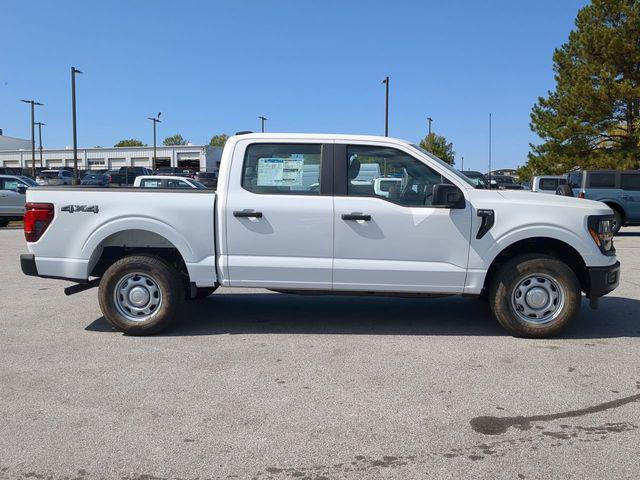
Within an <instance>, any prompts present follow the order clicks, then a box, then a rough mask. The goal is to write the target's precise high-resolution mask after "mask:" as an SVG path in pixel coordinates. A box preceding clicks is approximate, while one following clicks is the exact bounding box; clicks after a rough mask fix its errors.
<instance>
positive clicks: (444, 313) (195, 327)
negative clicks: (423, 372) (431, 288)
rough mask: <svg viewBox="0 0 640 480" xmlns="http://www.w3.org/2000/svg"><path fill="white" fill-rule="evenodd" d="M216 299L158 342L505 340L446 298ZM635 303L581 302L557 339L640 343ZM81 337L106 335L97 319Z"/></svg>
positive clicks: (475, 312)
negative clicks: (271, 337) (278, 337)
mask: <svg viewBox="0 0 640 480" xmlns="http://www.w3.org/2000/svg"><path fill="white" fill-rule="evenodd" d="M228 292H229V291H228V290H227V291H225V292H223V293H216V294H214V295H212V296H210V297H209V298H207V299H204V300H200V301H193V302H186V304H185V306H184V308H183V310H182V312H181V315H180V318H178V319H177V321H176V323H175V325H174V326H173V327H172V328H171V329H169V330H167V331H165V332H163V333H161V334H160V335H162V336H190V335H223V334H273V333H276V334H316V335H317V334H322V335H484V336H508V334H507V333H506V332H505V331H504V330H503V329H502V327H500V325H498V323H497V322H496V320H494V318H493V317H492V315H491V313H490V311H489V306H488V304H487V303H486V302H483V301H480V300H478V299H473V298H462V297H447V298H429V299H404V298H385V297H357V296H354V297H349V296H300V295H288V294H275V293H228ZM638 312H640V300H634V299H629V298H622V297H605V298H602V299H601V300H600V308H599V309H598V310H591V309H590V308H589V306H588V301H587V300H586V299H583V303H582V310H581V312H580V314H579V316H578V318H577V319H576V320H575V321H574V322H573V323H572V324H571V325H570V326H569V328H568V329H567V330H566V331H565V332H564V334H563V335H562V336H560V337H558V338H559V339H596V338H615V337H640V315H638ZM86 330H88V331H95V332H111V331H113V329H112V328H111V326H110V325H109V324H108V323H107V321H106V320H105V319H104V317H101V318H98V319H96V320H95V321H93V322H92V323H91V324H90V325H88V326H87V327H86Z"/></svg>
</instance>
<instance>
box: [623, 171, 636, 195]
mask: <svg viewBox="0 0 640 480" xmlns="http://www.w3.org/2000/svg"><path fill="white" fill-rule="evenodd" d="M620 187H621V188H622V189H624V190H638V191H640V173H623V174H621V175H620Z"/></svg>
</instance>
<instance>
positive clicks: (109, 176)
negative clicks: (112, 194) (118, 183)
mask: <svg viewBox="0 0 640 480" xmlns="http://www.w3.org/2000/svg"><path fill="white" fill-rule="evenodd" d="M107 177H108V178H109V183H111V175H108V176H107Z"/></svg>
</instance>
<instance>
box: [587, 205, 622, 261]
mask: <svg viewBox="0 0 640 480" xmlns="http://www.w3.org/2000/svg"><path fill="white" fill-rule="evenodd" d="M588 228H589V235H591V238H593V241H594V242H596V245H597V246H598V248H600V251H601V252H602V253H604V254H605V255H614V254H615V253H616V249H615V248H613V216H610V215H592V216H590V217H589V220H588Z"/></svg>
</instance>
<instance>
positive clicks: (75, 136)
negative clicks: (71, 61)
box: [71, 67, 86, 185]
mask: <svg viewBox="0 0 640 480" xmlns="http://www.w3.org/2000/svg"><path fill="white" fill-rule="evenodd" d="M76 73H82V72H81V71H80V70H78V69H77V68H76V67H71V112H72V117H73V184H74V185H78V130H77V127H76ZM85 156H86V155H85Z"/></svg>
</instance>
